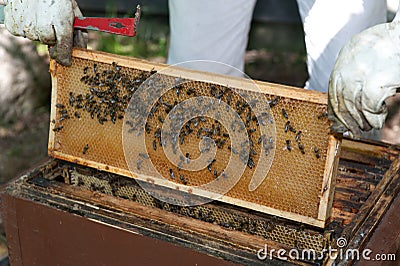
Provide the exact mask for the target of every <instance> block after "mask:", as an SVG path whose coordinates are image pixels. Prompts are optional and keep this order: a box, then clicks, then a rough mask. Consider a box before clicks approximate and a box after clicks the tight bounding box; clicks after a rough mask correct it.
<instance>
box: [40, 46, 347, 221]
mask: <svg viewBox="0 0 400 266" xmlns="http://www.w3.org/2000/svg"><path fill="white" fill-rule="evenodd" d="M73 57H76V58H82V59H88V60H92V61H97V62H102V63H108V64H111V63H113V62H118V65H120V66H125V67H134V68H139V69H142V70H146V71H151V70H161V69H163V74H168V75H171V76H175V77H180V78H188V79H192V80H196V81H204V82H210V81H212V82H214V83H219V84H230V86H233V87H238V88H249V87H250V88H251V86H249V85H253V86H254V84H256V85H257V87H258V88H259V89H260V90H261V91H262V92H263V93H268V94H272V95H276V96H282V97H290V98H292V99H296V100H302V101H307V102H310V103H316V104H323V105H326V104H327V95H326V94H324V93H321V92H316V91H309V90H304V89H296V88H292V87H288V86H283V85H277V84H270V83H266V82H259V81H255V82H254V81H252V80H247V79H242V78H235V77H228V76H223V75H217V74H210V73H205V72H199V71H193V70H188V69H183V68H179V67H172V68H171V67H170V68H167V69H165V68H166V67H167V66H166V65H163V64H156V63H150V62H147V61H144V60H139V59H134V58H127V57H122V56H116V55H110V54H106V53H101V52H94V51H87V50H82V49H74V51H73ZM50 73H51V76H52V86H53V91H52V103H53V104H52V105H51V120H53V119H55V118H56V107H55V104H54V103H56V102H57V90H56V89H55V88H57V64H56V63H55V62H54V61H51V64H50ZM340 143H341V142H340V140H338V139H337V138H336V137H334V136H329V141H328V152H327V160H326V162H325V172H324V175H323V182H322V184H321V187H320V194H319V195H316V196H318V197H319V199H320V201H319V205H318V217H308V216H305V215H301V214H298V213H292V212H288V211H282V210H278V209H274V208H271V207H268V206H263V205H259V204H254V203H251V204H249V202H247V201H244V200H241V199H237V198H233V197H229V196H226V195H224V196H222V197H221V198H220V199H219V200H221V201H223V202H226V203H230V204H234V205H238V206H241V207H246V208H249V209H256V210H257V211H261V212H265V213H269V214H272V215H276V216H279V217H284V218H288V219H291V220H294V221H298V222H302V223H306V224H310V225H313V226H317V227H324V226H325V223H326V220H327V219H328V218H329V216H330V213H331V206H332V199H333V193H334V184H335V182H334V179H335V173H336V167H337V164H338V156H337V154H338V152H339V151H340ZM59 146H60V144H59V143H57V139H56V137H55V133H54V131H53V130H52V127H51V128H50V132H49V145H48V150H49V155H50V156H52V157H54V158H59V159H63V160H66V161H70V162H74V163H78V164H82V165H86V166H90V167H93V168H97V169H101V170H105V171H110V172H113V173H116V174H120V175H124V176H129V177H132V178H138V177H137V176H135V175H133V174H132V173H131V172H130V171H129V170H128V169H123V168H119V167H114V166H112V165H108V164H104V163H99V162H96V161H91V160H87V159H85V158H80V157H77V156H72V155H70V154H65V153H63V152H60V151H59V150H58V148H59ZM148 178H151V177H146V178H145V179H148ZM177 188H179V189H182V190H185V186H177ZM190 189H191V192H193V193H194V194H198V195H203V196H207V193H204V191H197V190H196V188H194V189H193V188H190Z"/></svg>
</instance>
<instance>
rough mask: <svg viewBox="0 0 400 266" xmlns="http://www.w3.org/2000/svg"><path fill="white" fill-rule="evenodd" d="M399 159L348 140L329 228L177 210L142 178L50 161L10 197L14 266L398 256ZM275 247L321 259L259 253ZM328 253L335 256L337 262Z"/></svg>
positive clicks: (242, 213)
mask: <svg viewBox="0 0 400 266" xmlns="http://www.w3.org/2000/svg"><path fill="white" fill-rule="evenodd" d="M398 157H399V149H398V148H396V147H393V146H389V145H384V144H382V143H381V144H377V143H365V142H360V141H353V140H348V139H345V140H344V141H343V145H342V150H341V153H340V160H339V166H338V174H337V177H336V178H337V185H336V189H335V195H334V199H333V207H332V208H333V210H332V216H331V218H330V219H329V221H328V225H327V227H326V228H324V229H322V228H317V227H314V226H309V225H305V224H303V223H298V222H293V221H290V220H288V219H283V218H279V217H276V216H273V215H268V214H264V213H260V212H255V211H249V210H248V209H246V208H241V207H238V206H234V205H230V204H225V203H221V202H218V201H213V202H211V203H208V204H204V205H201V206H192V207H187V206H177V205H170V204H167V203H165V202H161V201H159V200H158V199H156V198H154V197H152V196H150V195H149V194H148V193H146V192H145V191H144V190H143V189H142V188H141V187H140V186H139V185H138V184H137V182H136V181H135V179H132V178H129V177H124V176H121V175H116V174H112V173H109V172H105V171H99V170H96V169H93V168H90V167H85V166H80V165H77V164H74V163H68V162H65V161H63V160H49V161H48V162H45V163H44V164H43V165H42V166H38V167H36V168H34V169H31V170H30V171H29V172H28V173H26V174H24V175H22V176H21V177H20V178H18V179H16V180H15V181H13V182H11V183H10V184H9V185H8V186H7V188H6V189H5V191H4V194H3V195H2V205H3V220H4V223H5V229H6V235H7V241H8V245H9V250H10V262H11V264H12V265H14V264H21V263H22V262H25V261H28V262H31V261H36V262H37V264H41V265H47V264H52V265H53V264H57V262H61V263H64V264H65V263H68V264H72V265H80V264H82V261H85V263H89V264H93V265H98V264H101V263H103V264H116V261H118V262H120V263H119V264H122V265H125V264H129V263H130V262H132V261H135V262H136V263H137V264H154V265H159V264H167V265H179V264H185V265H187V264H196V263H197V264H199V263H200V264H201V263H204V264H206V265H231V264H234V265H237V264H241V265H265V264H273V265H293V264H296V265H310V264H311V265H332V264H337V265H353V263H354V262H356V263H357V257H354V256H342V255H341V254H348V253H347V252H348V251H351V250H354V249H358V250H359V251H362V250H363V249H365V248H366V247H367V248H370V249H371V250H372V252H373V253H372V254H370V257H371V258H373V256H374V254H378V253H380V254H384V253H385V254H390V253H392V254H394V253H396V250H397V247H396V245H393V243H394V242H391V241H389V242H387V241H384V242H386V243H384V242H382V239H385V240H387V239H396V237H395V236H396V232H398V231H399V230H398V229H397V227H396V224H395V223H393V222H392V221H393V216H391V215H390V213H392V214H396V204H398V203H399V200H400V198H399V196H398V192H399V190H400V186H399V176H400V175H399V169H400V161H399V159H398ZM392 201H394V202H393V203H392ZM396 202H397V203H396ZM388 215H389V217H387V216H388ZM390 217H391V218H390ZM394 217H396V215H395V216H394ZM388 227H389V228H391V229H388ZM383 228H386V229H384V230H383ZM38 232H40V233H38ZM343 241H345V242H347V243H348V245H347V246H346V247H343ZM149 244H150V245H151V247H149ZM339 244H340V246H341V247H343V248H341V249H338V245H339ZM266 245H268V250H269V251H271V250H280V249H282V250H284V251H285V252H286V253H278V254H296V253H290V252H298V254H303V252H304V251H305V252H307V251H310V250H311V251H314V252H315V253H314V254H315V255H312V256H310V257H308V256H307V255H306V256H305V257H304V258H299V259H295V258H293V257H288V258H287V259H288V260H282V257H281V256H276V253H274V254H273V255H272V256H273V258H269V259H267V258H266V259H265V260H263V259H260V258H259V257H258V256H257V254H258V252H259V250H260V249H264V248H265V246H266ZM328 248H332V249H335V250H336V252H335V254H332V255H333V256H329V255H328V253H327V252H326V250H327V249H328ZM332 251H333V250H332ZM71 254H72V255H71ZM154 254H157V256H154ZM185 254H186V255H185ZM305 254H310V253H305ZM205 258H207V259H206V260H207V262H204V261H203V259H205ZM235 263H236V264H235ZM358 263H363V261H359V262H358Z"/></svg>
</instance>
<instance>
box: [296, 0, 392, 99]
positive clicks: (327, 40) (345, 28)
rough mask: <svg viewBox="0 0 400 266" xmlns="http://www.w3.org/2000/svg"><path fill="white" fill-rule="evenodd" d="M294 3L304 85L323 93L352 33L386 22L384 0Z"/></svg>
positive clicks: (303, 0)
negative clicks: (304, 65)
mask: <svg viewBox="0 0 400 266" xmlns="http://www.w3.org/2000/svg"><path fill="white" fill-rule="evenodd" d="M297 4H298V6H299V12H300V16H301V19H302V21H303V26H304V34H305V43H306V48H307V66H308V74H309V80H308V81H307V83H306V88H308V89H313V90H319V91H324V92H326V91H327V90H328V83H329V76H330V73H331V71H332V69H333V66H334V64H335V61H336V58H337V56H338V54H339V51H340V49H341V48H342V47H343V45H344V44H346V43H347V42H348V41H349V40H350V38H351V37H352V36H353V35H355V34H357V33H359V32H361V31H363V30H365V29H367V28H369V27H372V26H374V25H376V24H379V23H383V22H386V9H387V7H386V0H351V1H348V0H335V1H327V0H324V1H316V0H297Z"/></svg>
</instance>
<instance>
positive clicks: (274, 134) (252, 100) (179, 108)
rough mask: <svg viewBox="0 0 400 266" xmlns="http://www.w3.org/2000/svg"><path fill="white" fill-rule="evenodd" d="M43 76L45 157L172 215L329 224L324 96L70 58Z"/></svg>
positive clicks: (330, 170)
mask: <svg viewBox="0 0 400 266" xmlns="http://www.w3.org/2000/svg"><path fill="white" fill-rule="evenodd" d="M50 72H51V74H52V80H53V93H52V108H51V129H50V138H49V153H50V155H51V156H53V157H55V158H59V159H63V160H66V161H70V162H73V163H77V164H82V165H87V166H90V167H94V168H97V169H101V170H105V171H109V172H112V173H117V174H120V175H124V176H128V177H132V178H135V179H136V180H137V181H138V182H139V184H140V185H141V186H142V187H143V188H145V190H146V191H148V192H150V193H151V194H152V195H153V196H155V197H157V198H159V199H161V200H162V201H166V202H168V203H171V204H177V205H196V204H200V203H201V204H202V203H206V202H208V201H211V200H215V199H216V200H219V201H222V202H226V203H230V204H233V205H237V206H241V207H245V208H248V209H251V210H256V211H259V212H264V213H269V214H272V215H277V216H280V217H284V218H288V219H291V220H294V221H299V222H303V223H306V224H310V225H314V226H318V227H323V226H324V225H325V222H326V220H327V219H328V218H329V215H330V210H331V204H332V197H333V192H334V177H335V172H336V170H335V168H336V166H337V152H338V150H339V148H340V141H338V140H337V139H336V138H335V137H334V136H332V135H330V134H329V122H328V120H327V113H326V111H327V104H326V102H327V98H326V94H323V93H319V92H314V91H306V90H303V89H295V88H290V87H285V86H280V85H273V84H268V83H263V82H254V81H252V80H249V79H239V78H232V77H226V76H222V75H215V74H210V73H205V72H198V71H192V70H187V69H183V68H179V67H168V66H166V65H161V64H155V63H149V62H146V61H142V60H138V59H133V58H126V57H120V56H115V55H110V54H104V53H99V52H93V51H87V50H78V49H76V50H74V52H73V60H72V66H71V67H64V66H61V65H58V64H56V63H55V62H52V63H51V67H50ZM154 184H155V185H157V186H153V185H154ZM158 185H160V186H161V187H164V188H168V189H165V190H160V189H159V186H158ZM156 187H157V189H156Z"/></svg>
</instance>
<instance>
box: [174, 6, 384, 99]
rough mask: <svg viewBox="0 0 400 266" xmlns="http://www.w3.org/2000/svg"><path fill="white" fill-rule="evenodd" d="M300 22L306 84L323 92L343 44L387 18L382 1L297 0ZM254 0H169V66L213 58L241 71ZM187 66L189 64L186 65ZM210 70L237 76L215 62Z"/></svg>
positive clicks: (325, 89)
mask: <svg viewBox="0 0 400 266" xmlns="http://www.w3.org/2000/svg"><path fill="white" fill-rule="evenodd" d="M297 3H298V6H299V12H300V15H301V19H302V21H303V25H304V33H305V43H306V48H307V65H308V72H309V76H310V78H309V80H308V81H307V83H306V87H307V88H309V89H313V90H319V91H324V92H326V91H327V90H328V83H329V75H330V73H331V71H332V68H333V65H334V64H335V60H336V57H337V55H338V53H339V51H340V49H341V48H342V46H343V45H344V44H345V43H346V42H347V41H349V39H350V38H351V37H352V36H353V35H354V34H356V33H359V32H361V31H362V30H365V29H367V28H369V27H371V26H374V25H376V24H378V23H382V22H385V21H386V1H385V0H351V1H348V0H335V1H330V0H321V1H316V0H297ZM255 4H256V0H234V1H233V0H203V1H196V0H169V10H170V26H171V39H170V47H169V53H168V64H177V63H181V62H185V61H190V60H212V61H218V62H221V63H224V64H227V65H229V66H233V67H235V68H237V69H239V70H241V71H243V68H244V57H245V50H246V46H247V40H248V33H249V30H250V23H251V18H252V14H253V9H254V6H255ZM185 66H187V64H185ZM207 66H208V69H201V68H202V66H201V65H199V64H196V63H193V65H192V67H193V68H197V69H199V68H200V70H207V71H210V72H217V73H221V74H228V75H229V74H233V75H237V74H238V73H239V72H238V71H234V70H233V69H232V68H229V67H224V66H223V65H221V64H215V65H213V66H212V68H210V65H207Z"/></svg>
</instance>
